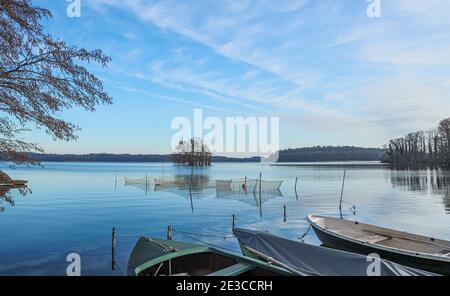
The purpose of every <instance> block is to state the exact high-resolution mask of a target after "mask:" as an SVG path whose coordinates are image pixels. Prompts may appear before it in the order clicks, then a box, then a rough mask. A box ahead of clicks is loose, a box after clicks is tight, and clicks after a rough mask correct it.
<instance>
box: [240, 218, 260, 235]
mask: <svg viewBox="0 0 450 296" xmlns="http://www.w3.org/2000/svg"><path fill="white" fill-rule="evenodd" d="M236 220H238V221H240V222H241V223H243V224H246V225H248V226H250V227H254V228H256V229H258V230H261V231H264V232H266V231H267V229H264V228H262V227H259V226H255V225H254V224H252V223H249V222H246V221H242V220H239V219H238V218H236Z"/></svg>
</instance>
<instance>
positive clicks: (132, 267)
mask: <svg viewBox="0 0 450 296" xmlns="http://www.w3.org/2000/svg"><path fill="white" fill-rule="evenodd" d="M128 275H131V276H281V275H282V276H292V275H295V273H292V272H290V271H288V270H286V269H284V268H282V267H279V266H276V264H274V263H268V262H264V261H261V260H257V259H253V258H248V257H244V256H241V255H235V254H232V253H229V252H225V251H222V250H219V249H216V248H212V247H209V246H202V245H196V244H190V243H185V242H178V241H173V240H164V239H158V238H150V237H140V238H139V239H138V241H137V243H136V245H135V246H134V248H133V250H132V252H131V255H130V258H129V261H128Z"/></svg>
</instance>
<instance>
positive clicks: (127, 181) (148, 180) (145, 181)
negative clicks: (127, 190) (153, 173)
mask: <svg viewBox="0 0 450 296" xmlns="http://www.w3.org/2000/svg"><path fill="white" fill-rule="evenodd" d="M151 182H152V178H150V177H147V176H146V177H143V178H137V179H133V178H127V177H125V185H128V184H130V185H131V184H144V185H145V184H150V183H151Z"/></svg>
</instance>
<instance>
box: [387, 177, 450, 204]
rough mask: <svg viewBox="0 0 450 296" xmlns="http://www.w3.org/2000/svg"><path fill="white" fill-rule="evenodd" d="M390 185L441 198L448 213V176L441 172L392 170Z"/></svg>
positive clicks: (449, 202)
mask: <svg viewBox="0 0 450 296" xmlns="http://www.w3.org/2000/svg"><path fill="white" fill-rule="evenodd" d="M391 183H392V186H394V187H399V188H402V189H406V190H408V191H411V192H422V193H425V194H426V193H428V194H435V195H439V196H441V197H442V201H443V204H444V206H445V210H446V211H447V213H450V174H449V172H448V171H442V170H426V171H409V170H392V172H391Z"/></svg>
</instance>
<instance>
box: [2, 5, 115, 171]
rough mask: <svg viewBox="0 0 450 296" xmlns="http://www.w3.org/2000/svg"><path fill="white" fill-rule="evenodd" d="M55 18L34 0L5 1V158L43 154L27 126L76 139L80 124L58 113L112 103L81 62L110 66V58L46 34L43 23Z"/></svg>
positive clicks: (23, 159) (13, 159)
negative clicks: (27, 137)
mask: <svg viewBox="0 0 450 296" xmlns="http://www.w3.org/2000/svg"><path fill="white" fill-rule="evenodd" d="M51 17H52V14H51V13H50V11H49V10H47V9H44V8H39V7H34V6H33V5H32V4H31V1H30V0H0V113H1V114H0V161H3V162H6V161H8V162H9V161H10V162H12V163H32V161H30V160H29V158H28V157H27V155H28V152H33V151H34V152H42V149H41V147H39V145H38V144H37V143H30V142H28V141H26V140H23V139H22V134H23V132H24V131H27V130H28V129H27V128H26V127H27V125H28V124H30V123H31V124H34V125H35V126H37V127H38V128H42V129H44V130H45V131H46V132H47V133H48V134H49V135H50V136H52V137H53V139H55V140H57V139H59V140H64V141H70V140H75V139H76V138H77V136H76V135H75V132H76V130H78V127H77V126H76V125H75V124H73V123H70V122H67V121H65V120H64V119H61V118H59V115H58V114H59V113H60V112H61V111H63V110H66V109H70V108H73V107H81V108H83V109H85V110H88V111H95V107H96V106H97V105H98V104H111V103H112V98H111V97H110V96H109V95H108V94H107V92H106V91H104V88H103V83H102V81H100V80H99V79H98V78H97V77H96V76H95V75H93V74H92V73H90V72H89V71H88V70H87V69H86V68H85V67H84V66H82V65H81V64H86V63H91V62H93V63H98V64H100V65H101V66H103V67H106V66H107V64H108V63H109V62H110V61H111V59H110V58H109V57H108V56H106V55H104V54H103V53H102V51H101V50H99V49H97V50H93V51H89V50H86V49H83V48H78V47H76V46H71V45H68V44H66V43H65V42H64V41H62V40H57V39H54V38H53V37H52V36H50V35H48V34H46V33H45V32H44V30H43V26H42V25H41V24H40V21H41V20H42V19H47V18H51Z"/></svg>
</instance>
